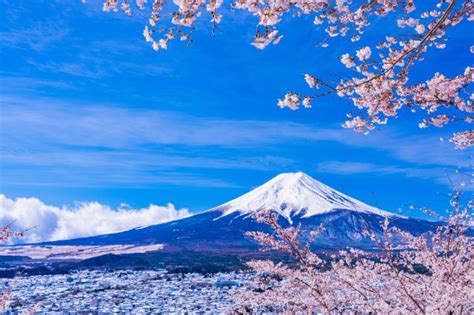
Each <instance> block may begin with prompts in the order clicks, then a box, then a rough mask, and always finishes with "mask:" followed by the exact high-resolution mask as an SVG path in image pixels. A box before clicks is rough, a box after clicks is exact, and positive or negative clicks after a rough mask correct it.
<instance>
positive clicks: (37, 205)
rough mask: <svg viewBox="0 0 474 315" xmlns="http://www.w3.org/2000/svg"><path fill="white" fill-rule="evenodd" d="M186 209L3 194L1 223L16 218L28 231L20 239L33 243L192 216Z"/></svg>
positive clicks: (172, 206) (0, 198) (0, 200)
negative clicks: (50, 201)
mask: <svg viewBox="0 0 474 315" xmlns="http://www.w3.org/2000/svg"><path fill="white" fill-rule="evenodd" d="M189 215H190V213H189V211H188V210H187V209H176V208H175V206H174V205H173V204H171V203H168V204H167V205H166V206H157V205H153V204H152V205H150V206H148V207H147V208H142V209H131V208H129V207H127V206H126V205H121V206H120V207H118V208H117V209H113V208H111V207H110V206H108V205H103V204H101V203H99V202H78V203H76V204H75V205H74V206H62V207H55V206H51V205H47V204H45V203H43V202H42V201H41V200H39V199H37V198H16V199H9V198H8V197H6V196H5V195H2V194H0V225H4V224H8V223H11V222H14V223H13V224H14V227H15V228H16V229H20V230H24V229H29V228H32V227H35V228H33V229H31V230H30V231H28V232H27V233H26V235H25V237H24V238H23V239H21V240H17V242H22V243H26V242H28V243H32V242H42V241H51V240H61V239H70V238H76V237H83V236H91V235H98V234H106V233H113V232H120V231H124V230H128V229H131V228H134V227H140V226H147V225H153V224H158V223H164V222H169V221H173V220H176V219H181V218H184V217H187V216H189Z"/></svg>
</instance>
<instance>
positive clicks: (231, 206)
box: [209, 172, 397, 222]
mask: <svg viewBox="0 0 474 315" xmlns="http://www.w3.org/2000/svg"><path fill="white" fill-rule="evenodd" d="M339 209H345V210H352V211H356V212H363V213H370V214H376V215H379V216H383V217H393V216H397V215H395V214H393V213H390V212H387V211H383V210H380V209H377V208H375V207H372V206H369V205H367V204H365V203H363V202H361V201H358V200H356V199H354V198H351V197H349V196H347V195H345V194H343V193H341V192H339V191H337V190H335V189H332V188H331V187H329V186H327V185H325V184H323V183H321V182H319V181H317V180H315V179H314V178H312V177H311V176H309V175H307V174H305V173H302V172H297V173H282V174H280V175H278V176H276V177H274V178H273V179H271V180H269V181H268V182H266V183H265V184H263V185H261V186H259V187H257V188H255V189H254V190H252V191H250V192H248V193H246V194H244V195H242V196H240V197H238V198H236V199H234V200H231V201H229V202H227V203H225V204H223V205H220V206H218V207H215V208H213V209H211V210H209V211H221V212H222V215H221V217H224V216H227V215H229V214H231V213H235V212H238V213H239V214H240V215H250V214H251V213H254V212H255V211H261V210H274V211H277V212H278V213H280V215H282V216H283V217H285V218H286V219H288V221H289V222H292V220H291V218H292V217H293V216H295V215H302V217H303V218H307V217H312V216H314V215H318V214H323V213H328V212H331V211H333V210H339Z"/></svg>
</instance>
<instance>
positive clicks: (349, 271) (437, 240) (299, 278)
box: [234, 192, 474, 314]
mask: <svg viewBox="0 0 474 315" xmlns="http://www.w3.org/2000/svg"><path fill="white" fill-rule="evenodd" d="M460 197H461V194H460V193H459V192H455V194H454V196H453V198H452V202H451V204H452V206H453V210H452V212H451V214H450V216H449V218H446V219H445V218H442V217H440V216H439V215H436V217H437V218H438V219H442V220H444V225H441V226H440V227H439V228H438V229H437V231H436V232H431V233H427V234H425V235H421V236H413V235H411V234H409V233H407V232H405V231H402V230H399V229H397V228H394V227H390V224H389V223H390V222H389V220H388V219H387V220H385V222H384V224H383V226H382V231H383V232H382V236H378V235H375V234H373V233H371V232H370V231H367V235H368V236H369V237H371V238H372V240H373V241H374V243H375V244H376V245H377V247H378V251H363V250H358V249H349V250H343V251H340V252H338V253H336V254H332V255H330V254H328V253H327V252H326V258H325V259H322V258H321V256H320V255H318V254H316V253H315V252H314V251H312V249H311V243H312V242H313V240H314V238H315V237H317V235H318V233H320V232H321V231H323V230H324V228H323V227H320V228H319V229H318V231H315V232H312V233H310V235H309V236H303V234H302V233H301V228H300V227H289V228H283V227H282V226H281V225H280V224H279V223H278V216H277V215H276V214H275V213H274V212H270V211H269V212H264V213H263V214H260V215H259V216H258V217H257V220H258V221H260V222H263V223H266V224H269V225H270V226H271V227H273V229H274V233H273V234H267V233H263V232H250V233H248V235H249V236H250V237H252V238H253V239H254V240H256V241H257V242H258V243H260V244H261V245H262V246H263V249H264V250H277V251H282V252H286V253H288V254H290V255H291V256H292V257H293V258H294V263H289V264H287V263H275V262H273V261H269V260H265V261H261V260H260V261H259V260H257V261H252V262H250V263H249V267H250V268H251V269H252V272H255V273H256V277H255V278H254V281H253V282H252V283H250V284H249V285H248V287H245V288H243V289H238V290H236V291H235V292H234V296H235V299H236V301H237V303H238V305H239V307H240V308H242V309H245V308H246V307H247V308H252V307H256V306H262V305H265V306H268V307H270V308H274V309H275V308H276V309H280V310H291V311H300V312H301V311H306V312H309V311H318V312H323V313H325V314H326V313H327V314H332V313H338V314H339V313H367V312H371V313H376V314H377V313H379V314H392V313H394V314H462V313H471V312H474V302H473V301H474V260H473V258H474V254H473V247H474V242H473V239H472V238H470V237H468V236H466V231H467V229H468V227H469V226H470V225H471V224H472V209H473V206H474V204H473V203H472V201H470V202H468V203H467V205H461V202H460ZM426 212H427V213H431V214H433V213H432V212H430V211H426ZM302 239H304V240H306V241H305V242H304V243H302V241H301V240H302Z"/></svg>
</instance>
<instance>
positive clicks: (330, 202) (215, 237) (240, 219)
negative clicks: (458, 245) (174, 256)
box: [43, 172, 438, 252]
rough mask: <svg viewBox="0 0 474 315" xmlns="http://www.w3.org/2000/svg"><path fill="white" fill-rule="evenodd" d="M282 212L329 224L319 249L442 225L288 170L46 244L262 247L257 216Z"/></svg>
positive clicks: (294, 220)
mask: <svg viewBox="0 0 474 315" xmlns="http://www.w3.org/2000/svg"><path fill="white" fill-rule="evenodd" d="M264 210H271V211H275V212H276V213H278V214H279V215H280V217H281V222H282V224H284V225H294V224H301V226H302V229H303V233H306V232H309V231H311V230H314V229H316V228H317V227H318V226H319V225H320V224H322V225H323V226H324V228H325V229H324V232H323V233H321V234H320V235H319V236H318V238H316V240H315V241H314V243H313V246H314V247H316V248H322V249H340V248H344V247H348V246H350V247H359V248H371V247H373V243H372V241H371V240H370V239H368V238H367V237H366V235H365V233H364V231H365V229H367V228H368V229H370V230H371V231H372V232H374V233H381V224H382V222H383V221H384V220H385V218H389V220H390V224H391V225H394V226H397V227H399V228H400V229H402V230H405V231H408V232H411V233H414V234H421V233H424V232H427V231H429V230H433V229H434V228H436V226H437V225H438V224H437V223H433V222H429V221H424V220H417V219H412V218H407V217H403V216H400V215H397V214H394V213H391V212H388V211H384V210H381V209H378V208H376V207H373V206H370V205H368V204H365V203H363V202H361V201H359V200H356V199H354V198H352V197H349V196H347V195H345V194H343V193H341V192H339V191H337V190H335V189H332V188H331V187H329V186H327V185H325V184H323V183H321V182H319V181H317V180H315V179H314V178H312V177H311V176H309V175H307V174H304V173H302V172H297V173H283V174H280V175H278V176H276V177H274V178H273V179H271V180H270V181H268V182H266V183H265V184H263V185H261V186H259V187H257V188H255V189H254V190H252V191H250V192H248V193H246V194H244V195H242V196H240V197H238V198H236V199H233V200H231V201H229V202H227V203H224V204H222V205H220V206H217V207H215V208H212V209H210V210H207V211H205V212H202V213H199V214H196V215H193V216H191V217H187V218H184V219H181V220H177V221H173V222H168V223H163V224H158V225H151V226H147V227H140V228H135V229H132V230H128V231H124V232H119V233H114V234H107V235H99V236H93V237H85V238H78V239H72V240H64V241H55V242H48V243H43V244H44V245H116V244H134V245H150V244H163V245H164V250H171V251H179V250H188V251H189V250H191V251H201V252H207V251H211V252H212V251H225V252H242V251H249V250H250V251H254V250H256V249H257V248H258V245H257V244H255V243H253V242H252V241H251V240H249V239H247V238H246V237H245V235H244V234H245V232H246V231H256V230H258V231H268V232H271V230H270V229H269V227H268V226H266V225H264V224H261V223H258V222H256V221H255V220H254V218H253V216H254V215H255V214H256V213H258V212H259V211H264Z"/></svg>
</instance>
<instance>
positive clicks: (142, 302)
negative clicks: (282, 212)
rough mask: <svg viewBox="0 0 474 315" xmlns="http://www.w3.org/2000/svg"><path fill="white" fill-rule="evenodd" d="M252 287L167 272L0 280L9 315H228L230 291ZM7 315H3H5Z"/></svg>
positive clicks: (230, 277)
mask: <svg viewBox="0 0 474 315" xmlns="http://www.w3.org/2000/svg"><path fill="white" fill-rule="evenodd" d="M248 281H250V276H249V275H246V274H239V273H217V274H213V275H204V274H198V273H187V274H176V273H168V272H167V271H166V270H139V271H138V270H119V271H104V270H85V271H77V272H75V273H71V274H66V275H39V276H29V277H16V278H14V279H0V287H1V288H2V289H6V288H9V287H11V288H12V292H13V295H12V299H11V302H10V306H9V309H8V312H12V313H24V312H25V311H32V310H33V311H38V312H47V313H49V312H62V313H64V312H74V313H77V312H98V313H117V312H121V313H132V312H133V313H149V312H153V313H192V314H196V313H201V314H222V313H227V312H230V311H231V310H232V306H233V302H232V299H231V298H230V294H229V291H230V290H231V289H232V288H237V287H239V286H241V285H243V284H244V283H247V282H248ZM8 312H7V313H8Z"/></svg>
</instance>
